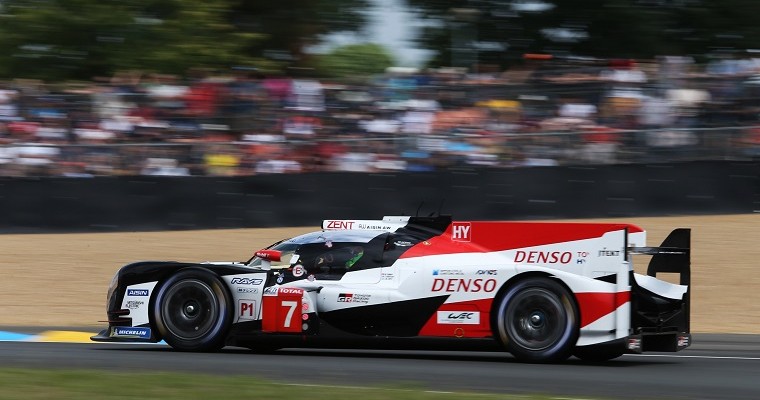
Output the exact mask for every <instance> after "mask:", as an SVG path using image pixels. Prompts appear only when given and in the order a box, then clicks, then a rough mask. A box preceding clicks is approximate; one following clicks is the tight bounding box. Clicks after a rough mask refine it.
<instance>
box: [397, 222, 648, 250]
mask: <svg viewBox="0 0 760 400" xmlns="http://www.w3.org/2000/svg"><path fill="white" fill-rule="evenodd" d="M461 224H467V226H465V228H464V229H466V230H461V229H462V228H459V230H458V231H457V232H452V227H455V226H460V225H461ZM625 228H628V232H629V233H634V232H643V229H641V228H640V227H638V226H636V225H631V224H606V223H570V222H562V223H556V222H486V221H476V222H459V221H455V222H453V223H452V224H451V225H449V227H448V228H447V229H446V231H445V232H444V233H443V234H441V235H440V236H435V237H432V238H430V239H429V240H427V241H425V242H422V243H418V244H416V245H415V246H413V247H411V248H410V249H409V250H407V251H406V252H405V253H404V254H403V255H401V258H412V257H422V256H429V255H438V254H456V253H478V252H488V251H501V250H512V249H520V248H525V247H532V246H540V245H547V244H554V243H562V242H570V241H574V240H583V239H592V238H598V237H601V236H602V235H604V234H605V233H607V232H613V231H618V230H622V229H625ZM454 233H456V235H453V234H454ZM465 234H466V235H465ZM455 236H456V237H455Z"/></svg>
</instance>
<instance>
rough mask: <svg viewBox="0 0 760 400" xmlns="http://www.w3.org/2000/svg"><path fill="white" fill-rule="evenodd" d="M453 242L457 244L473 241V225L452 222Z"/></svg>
mask: <svg viewBox="0 0 760 400" xmlns="http://www.w3.org/2000/svg"><path fill="white" fill-rule="evenodd" d="M451 240H453V241H455V242H470V241H472V224H471V223H469V222H452V223H451Z"/></svg>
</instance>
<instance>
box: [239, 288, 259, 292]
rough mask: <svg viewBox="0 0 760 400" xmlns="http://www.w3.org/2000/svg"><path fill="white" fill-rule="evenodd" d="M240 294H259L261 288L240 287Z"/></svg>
mask: <svg viewBox="0 0 760 400" xmlns="http://www.w3.org/2000/svg"><path fill="white" fill-rule="evenodd" d="M237 291H238V293H258V292H259V288H255V287H239V288H237Z"/></svg>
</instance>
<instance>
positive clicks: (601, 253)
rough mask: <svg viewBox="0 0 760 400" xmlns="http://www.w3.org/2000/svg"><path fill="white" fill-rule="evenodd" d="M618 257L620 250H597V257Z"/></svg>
mask: <svg viewBox="0 0 760 400" xmlns="http://www.w3.org/2000/svg"><path fill="white" fill-rule="evenodd" d="M619 255H620V250H607V248H606V247H605V248H603V249H601V250H599V257H617V256H619Z"/></svg>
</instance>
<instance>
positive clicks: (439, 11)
mask: <svg viewBox="0 0 760 400" xmlns="http://www.w3.org/2000/svg"><path fill="white" fill-rule="evenodd" d="M407 1H408V2H409V4H410V5H412V6H413V7H415V8H416V9H417V10H418V13H419V15H421V16H422V15H424V16H426V17H427V18H431V19H434V20H437V21H439V23H438V24H429V26H430V27H429V29H428V30H427V31H426V32H425V35H423V37H422V38H420V41H421V42H422V43H424V44H425V45H426V46H428V47H429V48H432V49H434V50H436V51H437V57H435V58H434V59H433V60H432V63H433V64H434V65H452V64H454V65H456V63H457V62H460V65H462V64H461V56H462V54H465V55H466V52H462V51H459V54H458V53H457V51H458V50H460V49H462V48H464V49H467V48H470V49H472V50H473V52H476V55H477V60H478V62H479V63H493V64H497V65H501V66H505V65H508V64H510V63H514V62H516V61H517V60H519V59H520V57H521V56H522V54H524V53H533V52H543V53H551V54H572V55H580V56H596V57H600V58H623V57H625V58H651V57H655V56H658V55H692V56H698V57H699V56H702V55H704V54H707V53H710V52H713V51H715V50H716V49H734V50H744V49H749V48H753V47H754V46H756V45H755V43H754V42H755V40H756V38H757V37H758V36H759V35H760V25H758V24H757V23H756V21H755V19H756V18H755V17H754V16H755V15H757V14H758V12H760V2H757V1H754V0H722V1H707V0H530V1H521V0H407ZM462 10H475V11H476V12H470V17H468V18H462ZM467 29H469V30H470V31H471V32H474V34H469V35H468V34H463V32H462V31H463V30H467ZM462 37H464V38H465V40H466V43H457V42H458V41H460V40H461V39H462ZM468 46H469V47H468ZM452 48H453V49H454V50H453V51H452ZM465 61H467V62H471V61H473V60H472V57H470V58H468V59H467V60H465ZM465 65H467V66H470V65H471V63H470V64H465Z"/></svg>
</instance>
